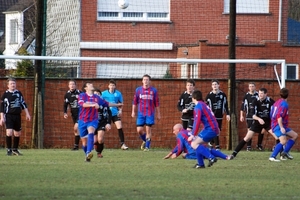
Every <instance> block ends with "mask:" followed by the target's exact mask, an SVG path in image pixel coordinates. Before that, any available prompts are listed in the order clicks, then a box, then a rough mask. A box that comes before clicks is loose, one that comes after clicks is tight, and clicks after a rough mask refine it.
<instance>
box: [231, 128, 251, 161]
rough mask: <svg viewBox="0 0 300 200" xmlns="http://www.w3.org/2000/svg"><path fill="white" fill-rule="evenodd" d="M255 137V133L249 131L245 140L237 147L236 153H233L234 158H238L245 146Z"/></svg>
mask: <svg viewBox="0 0 300 200" xmlns="http://www.w3.org/2000/svg"><path fill="white" fill-rule="evenodd" d="M253 135H254V131H252V130H248V132H247V134H246V136H245V137H244V139H242V140H241V141H240V142H239V144H238V145H237V146H236V147H235V149H234V151H233V152H232V156H233V157H236V155H237V154H238V153H239V152H240V151H241V150H242V148H243V147H244V146H245V144H246V143H247V142H248V141H249V140H251V139H252V137H253Z"/></svg>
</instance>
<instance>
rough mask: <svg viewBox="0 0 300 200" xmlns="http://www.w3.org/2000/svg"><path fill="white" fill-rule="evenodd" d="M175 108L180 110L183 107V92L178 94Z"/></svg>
mask: <svg viewBox="0 0 300 200" xmlns="http://www.w3.org/2000/svg"><path fill="white" fill-rule="evenodd" d="M177 109H178V110H179V111H180V112H182V111H183V109H184V99H183V94H181V95H180V97H179V99H178V102H177Z"/></svg>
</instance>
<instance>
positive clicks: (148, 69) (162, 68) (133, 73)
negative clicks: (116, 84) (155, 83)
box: [97, 63, 169, 78]
mask: <svg viewBox="0 0 300 200" xmlns="http://www.w3.org/2000/svg"><path fill="white" fill-rule="evenodd" d="M168 67H169V65H168V64H167V63H139V64H137V63H99V64H97V78H142V76H143V75H144V74H150V75H151V77H152V78H163V77H164V75H165V74H166V73H167V70H168Z"/></svg>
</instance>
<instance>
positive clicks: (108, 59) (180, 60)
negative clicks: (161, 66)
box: [0, 55, 287, 88]
mask: <svg viewBox="0 0 300 200" xmlns="http://www.w3.org/2000/svg"><path fill="white" fill-rule="evenodd" d="M0 59H13V60H58V61H96V62H97V61H98V62H123V63H124V62H128V63H133V62H136V63H191V64H193V63H228V64H229V63H245V64H247V63H257V64H260V63H266V64H273V65H274V73H275V75H276V78H277V81H278V84H279V86H280V88H283V87H285V79H286V73H287V72H286V66H285V60H284V59H183V58H176V59H166V58H121V57H57V56H3V55H0ZM276 65H280V66H281V68H280V69H281V76H280V75H278V72H277V69H276Z"/></svg>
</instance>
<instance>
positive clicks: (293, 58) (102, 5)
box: [80, 0, 300, 79]
mask: <svg viewBox="0 0 300 200" xmlns="http://www.w3.org/2000/svg"><path fill="white" fill-rule="evenodd" d="M251 2H252V4H249V3H247V1H240V2H239V1H238V2H237V18H236V21H237V24H236V45H237V48H236V58H238V59H285V60H286V63H287V67H288V68H289V70H288V73H290V76H291V77H290V78H291V79H298V76H299V72H298V65H299V63H300V56H298V54H299V53H300V48H299V44H296V45H295V43H292V44H290V43H289V41H288V38H287V31H288V27H287V22H288V12H289V8H288V1H282V0H272V1H269V0H254V1H251ZM228 34H229V0H222V1H220V0H212V1H204V0H172V1H171V0H152V1H149V0H147V1H145V0H144V1H139V0H129V6H128V8H126V9H121V8H119V7H118V4H117V1H115V2H113V3H108V1H104V0H90V1H87V0H83V1H81V42H80V47H81V56H95V57H130V58H134V57H137V58H193V59H226V58H228ZM95 66H96V67H95ZM103 66H104V65H103V63H100V64H99V63H96V62H94V63H91V62H89V63H87V62H83V63H82V71H81V73H82V74H81V75H82V77H91V76H94V74H97V77H101V74H102V75H103V74H104V75H108V74H105V73H106V72H104V71H101V69H102V68H103ZM211 66H212V65H211V64H206V65H204V64H202V65H201V67H199V63H198V64H197V63H196V64H193V65H191V66H190V65H189V64H183V65H182V64H181V65H176V64H170V66H166V65H162V66H158V68H157V69H158V70H165V69H166V67H167V68H168V69H170V71H171V73H172V75H173V77H179V78H185V77H186V74H185V73H186V72H185V70H188V69H190V68H192V69H193V70H194V71H195V70H196V72H195V74H196V75H195V76H193V77H194V78H211V77H210V76H211V74H212V73H213V74H214V75H215V76H217V77H215V78H226V77H227V75H228V74H227V72H226V73H224V71H226V70H227V67H225V68H224V69H223V70H215V72H217V71H218V72H219V73H217V74H216V73H215V72H210V70H211V69H212V68H211ZM262 66H265V65H263V64H262V65H258V64H252V65H249V66H248V67H251V68H252V69H253V71H254V72H255V73H254V74H258V75H260V76H262V78H270V79H274V78H275V75H274V72H273V69H272V68H269V69H267V70H269V71H270V73H269V74H268V75H267V76H266V75H265V73H261V71H260V70H261V67H262ZM110 68H114V66H112V65H110ZM116 68H117V67H115V69H116ZM146 68H147V66H146ZM219 68H221V66H220V67H217V69H219ZM179 69H180V70H179ZM215 69H216V68H215ZM199 70H202V72H200V71H199ZM239 70H240V71H242V72H241V74H239V73H237V77H238V78H250V77H248V76H249V73H247V72H246V73H245V72H244V71H245V70H243V67H242V66H237V71H239ZM264 70H265V69H264ZM203 71H207V72H206V73H203ZM109 73H113V71H110V72H109Z"/></svg>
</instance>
